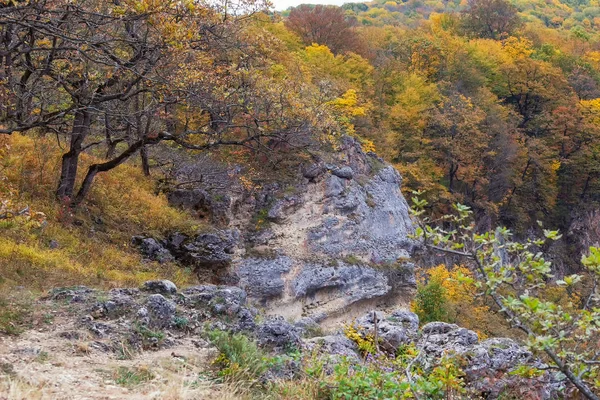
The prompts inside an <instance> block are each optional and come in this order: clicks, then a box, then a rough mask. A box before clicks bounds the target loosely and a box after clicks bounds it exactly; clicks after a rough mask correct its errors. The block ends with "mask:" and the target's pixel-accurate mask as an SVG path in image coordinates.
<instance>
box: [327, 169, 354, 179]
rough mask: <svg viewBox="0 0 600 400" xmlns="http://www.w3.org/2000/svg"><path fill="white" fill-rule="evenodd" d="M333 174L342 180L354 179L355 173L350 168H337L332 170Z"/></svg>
mask: <svg viewBox="0 0 600 400" xmlns="http://www.w3.org/2000/svg"><path fill="white" fill-rule="evenodd" d="M331 173H332V174H333V175H335V176H337V177H339V178H342V179H352V177H353V176H354V171H353V170H352V168H350V167H336V168H333V169H332V170H331Z"/></svg>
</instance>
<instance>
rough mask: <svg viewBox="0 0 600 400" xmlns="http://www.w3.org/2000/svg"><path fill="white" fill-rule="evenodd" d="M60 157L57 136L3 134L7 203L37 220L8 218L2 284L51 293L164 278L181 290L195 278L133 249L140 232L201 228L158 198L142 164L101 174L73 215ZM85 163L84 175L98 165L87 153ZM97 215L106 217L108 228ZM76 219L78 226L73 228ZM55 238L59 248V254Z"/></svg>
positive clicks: (2, 193)
mask: <svg viewBox="0 0 600 400" xmlns="http://www.w3.org/2000/svg"><path fill="white" fill-rule="evenodd" d="M60 157H61V150H60V148H59V147H58V145H57V144H56V141H55V140H53V139H51V138H44V137H36V136H34V135H30V136H22V135H19V134H14V135H11V136H10V137H6V136H3V137H0V182H1V183H0V202H1V203H3V204H5V205H6V206H7V207H8V206H9V205H10V207H11V209H17V210H21V209H23V208H25V207H26V206H29V208H30V210H32V211H30V213H29V214H30V217H19V218H11V219H8V220H3V221H0V222H1V223H0V285H1V284H2V283H8V284H9V285H11V286H14V285H23V286H26V287H28V288H32V289H36V290H45V289H47V288H49V287H53V286H61V285H62V286H64V285H70V284H88V285H96V286H104V287H113V286H123V285H138V284H140V283H141V282H143V281H145V280H148V279H157V278H168V279H171V280H173V281H174V282H176V283H178V284H180V285H182V284H186V283H188V282H191V281H192V276H191V272H190V271H185V270H183V269H181V268H180V267H178V266H176V265H174V264H163V265H159V264H158V263H155V262H142V260H141V256H140V254H139V252H138V251H137V249H133V248H131V247H130V245H129V243H130V240H131V236H133V235H135V234H140V233H151V234H153V235H161V234H163V233H165V232H167V231H173V230H182V231H185V232H188V233H191V232H193V231H195V230H196V229H197V228H198V226H196V223H195V222H194V220H193V219H192V218H191V217H190V216H189V215H188V214H186V213H184V212H181V211H178V210H175V209H173V208H172V207H170V206H169V205H168V203H167V200H166V198H165V196H164V195H155V194H154V190H155V188H154V184H153V182H152V181H151V180H150V179H148V178H146V177H145V176H144V175H143V173H142V172H141V169H140V168H139V167H138V168H136V167H135V166H134V165H131V164H124V165H122V166H120V167H118V168H116V169H115V170H113V171H110V172H109V173H106V174H100V175H99V176H98V177H97V181H96V182H95V183H94V186H93V187H92V190H91V192H90V196H89V201H88V202H86V203H85V205H84V206H83V207H82V209H81V210H80V211H79V212H78V213H77V214H76V215H70V212H69V211H68V210H66V209H65V208H64V207H61V205H60V204H57V203H56V201H55V199H54V189H55V185H56V182H57V177H58V172H59V171H58V168H59V165H60V164H59V162H60ZM82 161H83V167H82V168H81V169H80V171H81V173H82V174H83V173H84V172H85V171H86V168H87V165H88V164H89V163H92V162H95V161H97V160H96V159H95V158H94V157H92V156H89V155H87V156H85V157H83V160H82ZM80 178H81V177H80ZM36 213H42V214H43V215H44V216H46V217H45V218H44V219H43V220H38V219H37V217H38V216H39V215H41V214H36ZM94 216H101V218H102V223H101V224H100V225H98V224H96V223H95V222H93V221H94ZM74 219H77V220H79V223H78V224H77V225H75V224H72V223H71V222H72V220H74ZM50 241H55V242H56V243H58V248H56V249H51V248H50V246H49V243H50Z"/></svg>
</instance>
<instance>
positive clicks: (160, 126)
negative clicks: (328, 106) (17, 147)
mask: <svg viewBox="0 0 600 400" xmlns="http://www.w3.org/2000/svg"><path fill="white" fill-rule="evenodd" d="M256 6H257V5H256V4H255V3H252V4H251V5H250V6H249V7H256ZM240 10H241V9H240ZM240 10H238V11H240ZM245 11H246V13H245V14H243V13H241V11H240V13H239V14H238V15H235V16H228V15H227V14H226V11H225V10H224V9H221V8H219V7H218V6H216V5H214V6H213V7H212V8H208V7H201V6H199V5H197V4H196V3H195V2H193V1H189V2H181V1H173V2H170V1H169V2H161V3H160V4H159V3H156V2H153V1H142V2H139V1H135V2H122V3H107V2H103V1H96V0H86V1H81V2H70V1H63V0H54V1H40V2H28V3H27V4H25V5H22V6H14V7H6V8H4V9H2V10H1V11H0V12H2V19H1V25H0V27H1V28H2V29H3V35H2V38H3V41H2V46H3V54H4V58H3V69H2V72H1V73H2V78H3V87H2V89H3V90H2V92H1V93H2V95H3V96H4V97H3V100H4V101H3V109H2V115H1V116H0V118H1V122H2V129H1V131H0V132H2V133H4V134H11V133H13V132H28V131H32V130H37V131H39V132H42V133H46V134H47V133H53V134H56V136H57V138H59V139H60V138H66V139H67V141H68V151H67V152H66V153H65V154H64V155H63V157H62V168H61V175H60V178H59V182H58V188H57V191H56V195H57V197H58V198H59V199H61V200H66V201H68V202H70V203H71V204H73V205H77V204H78V203H80V202H81V201H82V200H83V199H84V198H85V196H86V194H87V192H88V191H89V189H90V186H91V184H92V182H93V180H94V177H95V176H96V175H97V174H98V173H101V172H105V171H108V170H110V169H112V168H115V167H116V166H118V165H119V164H121V163H123V162H124V161H126V160H127V159H128V158H129V157H131V156H132V155H134V154H136V153H138V152H141V154H142V157H143V159H144V157H146V154H145V153H144V150H145V147H146V146H147V145H151V144H156V143H158V142H160V141H164V140H168V141H174V142H176V143H177V144H178V145H180V146H182V147H185V148H189V149H194V150H206V149H210V148H213V147H215V146H242V147H246V148H253V149H254V151H258V152H263V153H264V152H265V151H266V150H268V149H274V148H276V147H278V146H279V147H280V146H281V145H282V144H283V143H285V142H287V138H288V137H289V136H290V135H293V134H299V135H300V133H304V132H306V131H307V130H306V129H305V127H306V123H304V122H299V119H298V118H295V117H290V118H288V114H287V113H285V112H282V108H286V109H293V106H291V105H290V102H291V99H290V98H289V96H288V94H289V93H292V91H291V90H290V91H289V92H288V91H287V90H288V89H282V87H280V86H277V85H270V84H269V81H268V79H265V76H261V73H262V72H263V71H264V70H263V68H265V66H264V64H265V62H264V60H262V59H260V57H261V56H262V55H261V54H259V53H260V51H259V50H260V49H261V48H260V47H259V46H256V45H253V44H252V43H250V42H245V41H244V40H245V39H244V38H243V37H242V34H241V29H240V27H241V26H242V22H244V21H247V20H248V15H249V14H248V12H251V11H252V8H247V9H246V10H245ZM256 49H259V50H256ZM261 51H262V50H261ZM182 60H185V62H182ZM240 66H245V68H241V69H240ZM259 66H260V67H259ZM267 67H268V66H267ZM248 71H252V72H250V73H249V72H248ZM282 90H283V92H282ZM284 92H285V93H284ZM269 94H271V96H269ZM102 144H105V145H106V146H107V152H106V155H107V158H106V159H105V160H103V161H101V162H98V163H94V164H92V165H91V166H90V167H89V168H88V171H87V173H86V174H85V177H84V178H83V181H82V184H81V186H80V188H79V190H78V191H77V192H76V191H75V189H76V182H77V178H78V169H79V166H80V156H81V154H82V153H83V152H85V151H88V150H89V149H91V148H93V147H97V146H99V145H102ZM144 164H145V168H146V169H147V168H148V165H147V160H146V162H145V163H144ZM146 172H147V171H146Z"/></svg>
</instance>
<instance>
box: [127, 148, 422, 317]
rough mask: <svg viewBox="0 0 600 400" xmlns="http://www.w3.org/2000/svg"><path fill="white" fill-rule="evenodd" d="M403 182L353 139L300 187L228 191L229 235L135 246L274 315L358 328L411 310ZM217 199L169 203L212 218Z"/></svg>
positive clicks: (201, 194)
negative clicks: (372, 314) (372, 316)
mask: <svg viewBox="0 0 600 400" xmlns="http://www.w3.org/2000/svg"><path fill="white" fill-rule="evenodd" d="M400 184H401V177H400V175H399V174H398V172H397V171H396V170H395V169H394V168H393V167H392V166H390V165H387V164H385V163H384V162H383V160H381V159H380V158H378V157H377V156H376V155H374V154H372V153H369V154H365V153H364V152H363V151H362V149H361V147H360V145H359V144H358V142H357V141H356V140H354V139H352V138H345V139H344V140H343V143H342V146H341V148H340V151H339V153H338V154H336V155H332V154H324V155H323V157H322V159H321V160H320V161H317V162H315V163H314V164H311V165H304V166H301V168H300V170H299V172H298V176H297V180H296V182H294V183H293V184H290V183H287V184H286V185H285V186H284V185H282V184H278V183H273V184H269V185H265V187H264V188H263V189H262V190H261V191H259V192H258V193H254V194H250V193H248V192H244V193H243V194H241V195H238V196H237V197H236V196H235V195H233V194H232V193H223V192H222V191H221V196H220V197H219V198H220V199H228V201H229V209H228V211H224V210H223V206H222V204H223V203H222V202H220V203H219V207H218V210H215V213H218V215H220V216H222V215H223V214H226V215H227V217H226V218H222V217H219V219H220V220H227V221H228V224H227V226H226V227H225V230H220V231H215V232H204V233H200V234H198V235H197V236H196V237H187V236H185V235H182V234H179V233H173V234H171V235H170V236H169V237H168V238H167V239H165V240H157V239H154V238H145V237H138V238H135V239H134V242H135V243H136V244H138V246H139V247H140V250H141V251H142V253H143V254H144V255H145V256H146V257H148V258H151V259H156V260H159V261H168V260H177V261H179V262H180V263H182V264H184V265H187V266H192V267H193V268H195V269H196V271H197V273H198V275H199V277H200V278H201V279H202V281H205V282H212V283H222V284H237V285H239V287H241V288H242V289H244V290H245V291H246V292H247V294H248V297H249V300H250V301H251V302H252V303H254V304H257V305H260V306H261V307H263V308H265V309H266V310H267V312H269V313H274V314H281V315H284V316H285V317H287V318H292V319H299V318H302V317H309V318H312V319H313V320H315V321H319V322H321V321H326V322H328V323H329V322H335V321H337V320H346V321H349V320H351V319H352V318H354V317H356V316H358V315H360V314H362V313H364V312H365V311H367V310H370V309H375V308H377V309H386V310H393V309H395V308H399V307H402V306H406V305H407V304H408V302H409V301H410V299H411V297H412V294H413V292H414V287H415V280H414V274H413V266H412V264H411V263H410V257H411V254H412V252H413V249H414V248H415V246H416V243H415V242H414V241H413V240H412V239H410V238H409V235H410V234H411V233H412V232H413V226H412V222H411V219H410V216H409V209H408V205H407V203H406V201H405V199H404V197H403V196H402V194H401V192H400ZM215 197H216V196H215V194H211V193H208V192H207V191H206V190H204V189H202V190H201V189H192V190H189V191H182V190H177V191H175V192H173V193H172V194H171V196H170V198H171V201H172V203H173V204H175V205H179V206H182V207H188V208H190V209H192V210H195V211H198V210H200V209H202V210H204V211H203V212H208V211H207V210H208V209H209V208H210V204H211V203H210V202H211V201H212V200H211V199H214V198H215Z"/></svg>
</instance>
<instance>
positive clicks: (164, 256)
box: [132, 236, 174, 263]
mask: <svg viewBox="0 0 600 400" xmlns="http://www.w3.org/2000/svg"><path fill="white" fill-rule="evenodd" d="M132 242H133V244H134V245H136V246H138V247H139V249H140V252H141V253H142V254H143V255H144V256H145V257H146V258H148V259H150V260H155V261H158V262H160V263H164V262H168V261H173V260H174V257H173V254H171V252H170V251H169V250H168V249H167V248H166V247H165V246H163V244H162V243H160V242H159V241H158V240H156V239H154V238H150V237H147V238H145V237H141V236H134V237H133V238H132Z"/></svg>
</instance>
